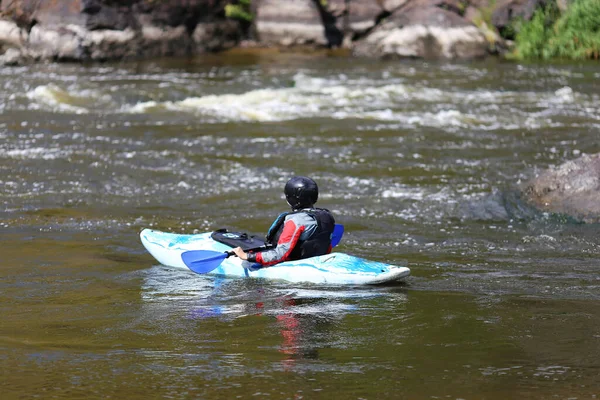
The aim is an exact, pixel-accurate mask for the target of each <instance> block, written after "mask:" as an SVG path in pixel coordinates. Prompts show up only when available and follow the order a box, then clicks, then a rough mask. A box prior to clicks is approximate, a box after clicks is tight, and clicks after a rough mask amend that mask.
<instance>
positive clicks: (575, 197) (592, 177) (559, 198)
mask: <svg viewBox="0 0 600 400" xmlns="http://www.w3.org/2000/svg"><path fill="white" fill-rule="evenodd" d="M523 190H524V193H525V196H526V199H527V200H528V201H529V202H530V203H531V204H533V205H534V206H536V207H538V208H539V209H541V210H543V211H547V212H552V213H558V214H566V215H569V216H571V217H573V218H575V219H577V220H580V221H582V222H588V223H598V222H600V153H598V154H594V155H583V156H581V157H580V158H578V159H576V160H571V161H567V162H566V163H564V164H562V165H560V166H558V167H553V168H550V169H548V170H546V171H544V172H543V173H542V174H540V175H539V176H537V177H536V178H534V179H532V180H531V181H530V182H528V183H527V184H526V185H525V186H524V189H523Z"/></svg>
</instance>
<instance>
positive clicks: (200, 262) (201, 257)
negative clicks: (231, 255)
mask: <svg viewBox="0 0 600 400" xmlns="http://www.w3.org/2000/svg"><path fill="white" fill-rule="evenodd" d="M227 257H228V254H227V253H221V252H219V251H211V250H190V251H186V252H184V253H183V254H181V259H182V260H183V263H184V264H185V265H186V266H187V267H188V268H189V269H191V270H192V271H194V272H195V273H197V274H206V273H208V272H210V271H212V270H214V269H215V268H217V267H218V266H219V265H221V263H222V262H223V260H225V259H226V258H227Z"/></svg>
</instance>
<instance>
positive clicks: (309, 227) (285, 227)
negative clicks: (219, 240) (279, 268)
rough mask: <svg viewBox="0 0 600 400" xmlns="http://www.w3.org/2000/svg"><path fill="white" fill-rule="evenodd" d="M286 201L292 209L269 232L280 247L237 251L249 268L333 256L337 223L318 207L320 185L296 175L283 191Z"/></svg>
mask: <svg viewBox="0 0 600 400" xmlns="http://www.w3.org/2000/svg"><path fill="white" fill-rule="evenodd" d="M283 192H284V194H285V198H286V200H287V202H288V204H289V205H290V207H292V211H291V212H284V213H282V214H280V215H279V217H277V219H276V220H275V221H274V222H273V224H272V225H271V227H270V228H269V232H268V233H267V237H266V239H267V242H268V243H276V244H277V246H276V247H274V248H272V249H269V250H264V251H261V252H255V253H253V252H248V253H246V252H244V250H242V248H241V247H237V248H235V249H233V252H234V253H235V254H236V255H237V256H238V257H239V258H241V259H242V260H247V261H248V263H244V266H245V267H246V268H250V269H252V265H256V263H258V264H260V266H263V267H266V266H271V265H275V264H278V263H280V262H283V261H288V260H300V259H303V258H308V257H314V256H322V255H324V254H329V253H331V235H332V233H333V228H334V226H335V220H334V218H333V216H332V215H331V213H330V212H329V210H326V209H324V208H315V203H316V202H317V199H318V197H319V188H318V186H317V183H316V182H315V181H314V180H312V179H311V178H307V177H305V176H295V177H293V178H292V179H290V180H289V181H288V182H287V183H286V184H285V187H284V189H283Z"/></svg>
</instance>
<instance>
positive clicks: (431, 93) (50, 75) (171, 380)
mask: <svg viewBox="0 0 600 400" xmlns="http://www.w3.org/2000/svg"><path fill="white" fill-rule="evenodd" d="M0 85H1V89H0V188H2V190H1V191H0V232H1V236H0V237H1V242H0V244H1V246H2V250H1V251H0V316H1V323H0V397H1V398H2V399H30V398H44V399H45V398H57V399H81V398H86V399H93V398H119V399H121V398H122V399H146V398H173V399H184V398H205V399H221V398H222V399H231V398H271V399H302V398H304V399H329V398H339V399H377V400H378V399H383V398H406V399H434V398H444V399H446V398H449V399H507V398H519V399H550V398H553V399H591V398H597V397H598V396H600V361H599V360H600V276H599V275H598V271H599V270H600V262H599V261H600V236H599V233H600V227H599V226H598V225H583V224H577V223H576V222H574V221H571V220H569V219H568V218H565V217H562V216H557V215H548V214H544V213H540V212H538V211H536V210H533V209H531V208H529V207H528V206H527V205H525V204H524V203H523V202H522V201H521V199H520V196H519V191H518V187H519V185H520V184H522V183H523V182H525V181H527V180H528V179H529V178H530V177H532V176H534V175H535V173H536V171H539V170H541V169H544V168H547V167H548V166H550V165H555V164H560V163H562V162H564V161H566V160H569V159H572V158H575V157H577V156H579V155H581V154H583V153H595V152H599V151H600V144H599V143H600V68H599V67H598V64H597V63H595V64H565V65H518V64H511V63H501V62H496V61H488V62H485V63H470V64H449V63H440V64H437V63H423V62H394V63H387V62H372V61H363V60H349V59H343V58H332V57H325V56H306V55H285V54H279V55H276V54H272V55H268V54H267V55H264V54H263V55H262V56H256V55H244V56H240V55H233V54H232V55H220V56H214V57H207V58H204V59H196V60H174V61H157V62H148V63H136V64H101V65H90V66H79V65H38V66H28V67H16V68H4V69H0ZM294 174H306V175H310V176H313V177H314V178H315V179H316V180H317V181H318V183H319V185H320V188H321V192H322V193H321V197H320V201H319V205H320V206H322V207H326V208H329V209H331V210H332V211H333V212H334V213H335V215H336V218H337V222H339V223H342V224H344V225H345V227H346V234H345V236H344V238H343V241H342V243H341V244H340V246H339V250H340V251H344V252H348V253H352V254H354V255H357V256H361V257H364V258H369V259H373V260H378V261H385V262H389V263H392V264H400V265H406V266H408V267H410V268H411V270H412V276H411V277H410V278H409V279H408V280H407V281H406V283H404V284H395V285H391V286H383V287H369V288H362V287H326V286H315V285H291V284H287V283H281V282H265V281H260V280H243V279H225V278H220V277H214V276H200V275H195V274H193V273H191V272H190V273H186V272H185V271H181V270H174V269H169V268H166V267H162V266H160V265H157V263H156V262H155V261H154V259H153V258H152V257H151V256H150V255H149V254H147V253H146V252H145V250H144V249H143V247H142V245H141V243H140V242H139V239H138V233H139V232H140V230H141V229H143V228H145V227H153V228H155V229H161V230H166V231H173V232H182V233H192V232H200V231H207V230H212V229H216V228H221V227H228V228H235V229H237V230H246V231H250V232H257V233H259V232H264V231H265V230H266V229H267V228H268V226H269V225H270V223H271V221H272V219H273V218H274V217H275V216H276V215H277V214H278V213H279V212H281V211H283V210H285V202H284V200H283V198H282V194H281V191H282V187H283V185H284V183H285V181H286V180H287V179H288V178H289V177H290V176H292V175H294Z"/></svg>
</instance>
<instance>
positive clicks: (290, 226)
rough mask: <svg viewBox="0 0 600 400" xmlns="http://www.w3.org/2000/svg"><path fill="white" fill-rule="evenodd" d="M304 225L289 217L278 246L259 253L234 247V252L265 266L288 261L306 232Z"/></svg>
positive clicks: (243, 258)
mask: <svg viewBox="0 0 600 400" xmlns="http://www.w3.org/2000/svg"><path fill="white" fill-rule="evenodd" d="M304 229H305V226H304V225H297V224H296V223H295V222H294V220H293V219H292V218H290V219H287V220H286V221H285V223H284V225H283V231H282V232H281V236H280V237H279V241H278V242H277V247H275V248H274V249H271V250H265V251H261V252H258V253H245V252H244V250H242V249H241V247H237V248H235V249H233V252H234V253H235V254H236V255H237V256H238V257H239V258H241V259H242V260H248V261H250V262H257V263H259V264H261V265H264V266H270V265H275V264H278V263H280V262H283V261H286V260H287V259H288V258H289V256H290V254H291V252H292V250H294V247H295V246H296V244H297V243H298V240H299V239H300V235H302V232H304Z"/></svg>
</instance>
